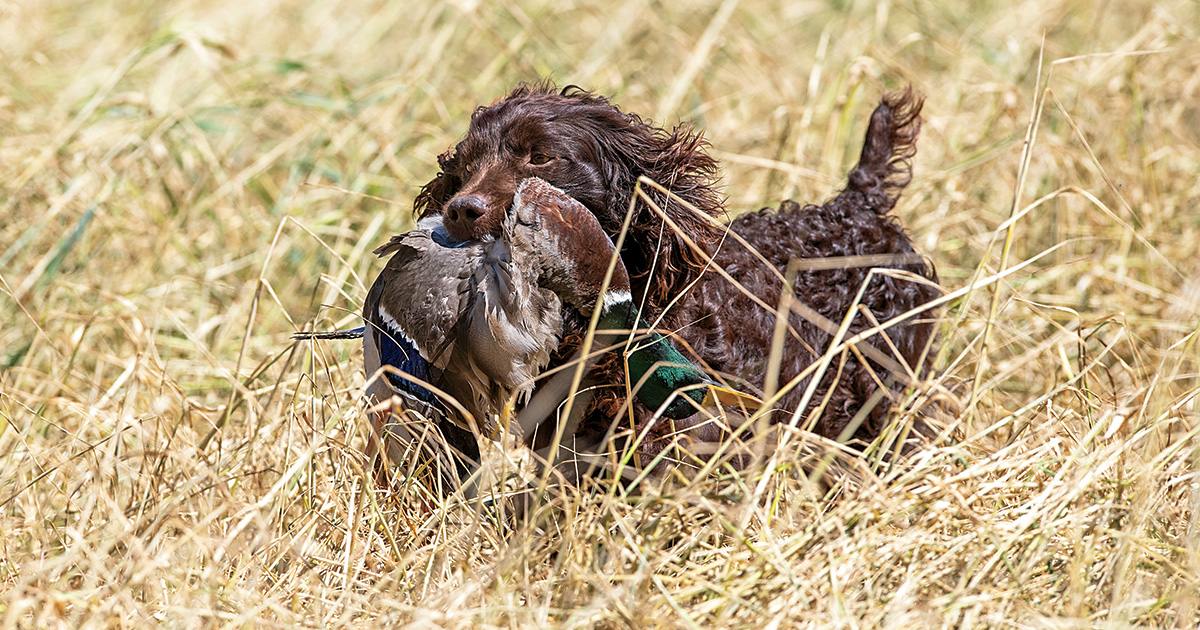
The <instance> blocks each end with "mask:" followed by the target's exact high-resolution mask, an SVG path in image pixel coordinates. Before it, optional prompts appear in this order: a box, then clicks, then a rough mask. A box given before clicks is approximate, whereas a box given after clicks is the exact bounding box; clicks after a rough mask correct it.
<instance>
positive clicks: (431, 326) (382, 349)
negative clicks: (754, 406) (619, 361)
mask: <svg viewBox="0 0 1200 630" xmlns="http://www.w3.org/2000/svg"><path fill="white" fill-rule="evenodd" d="M615 251H616V250H615V248H614V246H613V243H612V241H611V240H610V239H609V237H608V235H607V234H606V233H605V232H604V230H603V229H602V227H601V226H600V223H599V222H598V221H597V219H596V217H595V216H594V215H593V214H592V213H591V212H589V211H588V210H587V208H586V207H584V206H583V205H582V204H581V203H579V202H578V201H576V200H575V199H572V198H571V197H570V196H568V195H566V194H565V193H563V192H562V191H561V190H558V189H557V188H554V187H552V186H550V185H549V184H547V183H546V182H544V181H542V180H540V179H537V178H529V179H526V180H525V181H524V182H522V184H521V185H520V187H519V188H518V190H517V193H516V196H515V198H514V201H513V204H512V207H511V208H510V210H509V211H508V213H507V215H506V216H505V217H504V220H503V225H502V229H501V235H500V237H499V238H491V237H488V238H485V239H483V240H477V241H464V242H457V241H454V240H453V239H452V238H451V237H449V236H448V235H447V233H446V231H445V229H444V227H443V226H442V224H441V218H440V216H434V217H430V218H429V219H426V220H424V221H422V222H421V223H419V224H418V225H417V229H416V230H414V231H412V232H409V233H406V234H402V235H398V236H394V237H392V239H391V240H390V241H389V242H388V243H387V244H386V245H384V246H382V247H380V248H379V249H377V250H375V253H376V254H377V255H379V256H387V255H391V258H390V259H389V260H388V263H387V266H386V267H385V268H384V270H383V271H381V272H380V274H379V276H378V277H377V278H376V279H375V282H374V284H373V285H372V286H371V289H370V291H369V292H368V294H367V299H366V302H365V304H364V306H363V319H364V321H365V323H366V330H365V334H364V335H363V357H364V367H365V368H366V372H367V375H368V378H369V382H370V385H369V387H368V396H369V397H370V399H371V400H372V402H374V403H383V402H385V401H389V400H391V399H392V397H393V396H397V397H399V399H400V400H401V401H402V402H403V403H404V407H405V408H406V409H411V410H415V411H418V412H420V413H421V414H422V415H423V416H424V417H425V418H427V419H434V418H436V419H437V422H438V426H439V428H440V429H441V430H442V433H443V434H444V435H445V437H446V439H447V442H448V443H449V444H450V445H451V446H453V447H454V448H455V449H457V450H458V451H460V453H459V454H460V455H461V456H465V458H466V459H468V460H473V459H477V458H478V444H477V443H476V442H475V439H474V435H475V434H481V435H484V436H486V437H493V438H494V437H495V436H496V435H497V434H498V432H499V430H500V429H501V427H500V426H498V425H497V423H496V420H497V419H498V418H502V417H510V416H511V414H508V413H506V405H509V404H513V403H516V404H520V403H522V402H524V401H525V400H527V399H528V397H529V395H530V393H531V392H532V391H533V388H534V385H535V382H534V379H535V378H536V377H537V376H538V375H539V374H540V373H541V371H542V370H543V369H544V368H545V367H546V365H547V364H548V362H549V360H550V354H551V352H553V351H554V350H555V349H556V348H557V347H558V343H559V336H560V334H561V328H562V308H563V306H564V303H565V305H567V306H569V307H571V308H575V309H577V310H579V311H580V312H581V313H582V314H584V315H585V316H590V315H591V314H592V312H593V310H594V309H595V308H597V307H599V308H600V309H601V312H600V315H599V326H598V328H599V329H605V330H608V331H622V330H624V331H628V330H630V329H636V328H639V327H640V326H639V321H638V311H637V308H636V306H635V305H634V303H633V300H632V297H631V294H630V289H629V275H628V273H627V272H626V270H625V267H624V265H623V264H621V262H620V259H619V258H618V259H617V261H616V263H615V264H614V265H613V269H612V272H611V276H610V275H609V266H610V261H612V259H613V257H614V253H615ZM606 277H609V282H608V286H607V290H606V291H605V292H604V294H603V297H601V289H602V287H603V286H604V281H605V278H606ZM614 338H615V332H613V333H611V334H610V335H609V336H603V337H601V342H605V341H611V340H612V339H614ZM627 365H628V370H629V373H628V379H629V382H630V383H631V384H640V386H639V387H637V389H636V391H635V392H634V393H635V395H636V396H637V398H638V400H639V401H640V402H641V403H642V404H644V405H645V406H647V407H648V408H650V409H657V410H659V412H660V413H661V414H662V415H663V416H666V417H669V418H684V417H687V416H690V415H692V414H694V413H696V410H697V406H698V405H704V404H715V403H716V402H732V401H729V400H727V399H726V398H725V397H724V395H726V394H729V393H730V392H729V391H728V390H724V389H723V388H720V387H717V386H716V384H715V383H714V382H713V381H711V380H710V379H709V378H708V377H707V376H706V375H705V373H704V372H703V371H701V370H700V369H699V368H697V367H696V366H695V365H693V364H692V363H691V362H690V361H688V360H687V359H686V358H685V357H684V356H683V355H682V354H680V353H679V352H678V351H677V350H676V349H675V348H674V346H672V345H671V344H670V343H669V341H668V340H667V339H665V338H663V337H662V336H661V335H659V334H658V333H650V335H649V337H648V338H647V339H644V340H639V343H638V345H637V346H636V349H635V350H633V351H631V352H630V353H629V355H628V357H627ZM381 370H382V372H381ZM714 394H715V395H716V396H713V395H714ZM706 399H707V400H706ZM735 400H736V399H735ZM389 417H391V414H390V413H388V412H387V410H381V411H380V413H377V414H376V419H375V426H376V430H377V435H380V436H382V435H384V424H388V418H389ZM387 428H388V430H389V432H390V433H400V434H401V437H402V438H403V437H408V438H411V437H412V435H411V431H409V430H405V429H403V428H400V427H395V426H393V425H391V424H389V426H388V427H387ZM508 428H509V429H510V430H514V431H518V432H519V431H520V430H521V428H520V427H519V426H516V424H515V423H513V425H512V426H509V427H508ZM397 429H399V430H397ZM395 456H396V454H394V453H393V457H395ZM470 468H471V466H470V465H469V464H468V463H464V462H462V461H460V462H459V472H460V474H464V473H465V472H467V471H469V469H470Z"/></svg>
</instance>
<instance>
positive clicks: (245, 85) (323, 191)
mask: <svg viewBox="0 0 1200 630" xmlns="http://www.w3.org/2000/svg"><path fill="white" fill-rule="evenodd" d="M1198 42H1200V5H1198V4H1197V3H1195V2H1192V1H1191V0H1162V1H1150V0H1145V1H1133V0H1093V1H1088V0H1037V1H1033V0H1016V1H1014V2H993V1H987V2H977V3H965V2H964V3H960V2H951V1H948V0H898V1H895V2H882V3H878V4H876V3H872V2H867V1H864V0H828V1H825V2H822V1H818V0H802V1H798V2H769V1H767V0H742V1H741V2H738V1H737V0H721V1H718V0H683V1H680V2H648V1H645V0H621V1H619V2H612V3H608V2H595V3H589V2H585V1H583V0H580V1H574V0H532V1H530V2H516V1H515V0H501V1H499V2H481V1H479V0H460V1H458V2H452V3H437V2H405V1H403V0H373V1H369V2H340V3H333V2H303V1H302V0H274V1H271V2H267V1H258V0H245V1H242V2H231V1H228V0H183V1H180V2H172V3H163V2H157V1H154V0H127V1H118V2H83V1H74V2H72V1H69V0H44V1H34V2H25V1H17V2H14V1H11V0H9V1H7V2H0V58H2V60H3V63H2V64H0V173H2V176H0V532H2V533H0V628H5V629H6V628H126V627H158V626H162V627H169V628H193V627H197V628H198V627H203V628H209V627H212V628H272V627H279V628H295V627H333V628H343V627H344V628H360V627H364V628H365V627H405V626H412V627H419V628H476V627H498V628H542V627H550V626H554V627H567V628H590V627H601V628H626V627H630V628H642V627H668V628H674V627H681V628H793V627H800V628H848V629H851V628H852V629H859V628H877V627H891V628H914V627H937V628H942V627H945V628H1093V627H1097V628H1125V627H1133V626H1138V627H1147V626H1153V627H1174V628H1195V627H1196V626H1197V624H1198V623H1200V474H1198V472H1197V471H1198V470H1200V400H1198V398H1200V343H1198V339H1200V245H1198V243H1200V106H1198V103H1200V43H1198ZM545 75H548V76H552V77H555V78H557V79H558V80H559V81H560V82H561V83H577V84H581V85H584V86H589V87H591V88H594V89H596V90H598V91H600V92H602V93H605V94H609V95H612V96H614V97H615V98H616V100H617V102H619V103H620V104H621V105H622V106H623V107H624V108H626V109H628V110H631V111H636V112H640V113H642V114H644V115H646V116H650V117H652V118H653V119H654V120H656V121H658V122H660V123H666V124H672V123H674V122H676V121H688V122H693V123H695V124H696V125H699V126H701V127H703V128H705V129H706V132H705V133H706V136H707V138H708V139H709V140H710V141H711V143H712V147H713V151H714V153H715V154H716V155H717V156H718V157H719V158H720V159H721V160H722V161H723V163H724V166H725V178H724V191H725V194H726V195H727V197H728V202H729V208H730V210H731V211H732V212H734V213H737V212H742V211H746V210H752V209H757V208H758V207H761V206H763V205H769V204H774V203H777V202H778V201H779V200H780V199H784V198H797V199H802V200H809V201H818V200H821V199H824V198H826V197H828V196H830V195H831V193H832V192H833V191H834V190H835V188H836V187H837V186H839V185H840V182H842V181H843V177H844V175H845V173H846V171H847V170H848V168H849V167H850V166H851V165H852V164H853V161H854V159H855V157H856V156H857V151H858V148H859V142H860V139H861V137H862V133H863V131H864V125H865V122H866V120H867V117H868V115H869V113H870V111H871V108H872V107H873V106H874V104H875V103H876V102H877V99H878V96H879V95H880V94H881V93H882V92H883V91H884V90H887V89H891V88H895V87H899V86H902V85H904V84H908V83H911V84H913V85H914V86H915V87H916V88H917V89H918V90H920V91H921V92H923V93H924V94H925V95H926V96H927V98H928V102H927V106H926V110H925V112H926V119H925V120H926V124H925V127H924V132H923V135H922V137H921V141H920V145H919V153H918V156H917V159H916V179H915V180H914V182H913V185H912V186H910V187H909V189H908V191H907V193H906V194H905V196H904V197H903V198H902V200H901V203H900V205H899V207H898V209H897V214H898V215H899V216H900V217H901V218H902V219H903V221H904V222H905V223H906V224H907V225H908V226H909V228H910V229H911V231H912V233H913V235H914V238H915V240H916V242H917V244H918V246H919V248H921V249H922V250H923V252H924V253H926V254H927V255H928V256H930V257H931V258H932V259H933V260H934V261H935V262H936V264H937V267H938V270H939V272H940V274H941V278H942V281H943V284H944V285H945V286H946V288H947V289H948V290H949V291H957V292H959V293H958V294H957V297H956V299H954V300H953V301H952V302H951V303H950V304H949V308H948V309H946V310H945V312H944V314H943V315H944V322H943V325H942V330H943V331H944V336H945V340H946V341H945V343H944V345H943V348H942V350H941V352H940V355H939V357H938V365H939V366H940V368H941V369H942V372H943V373H944V375H945V376H944V379H945V382H946V383H949V384H953V385H954V386H955V387H956V388H957V390H956V391H958V393H959V394H960V395H961V398H962V405H961V406H962V409H961V412H960V413H959V414H958V415H957V417H955V418H951V419H949V420H948V425H947V427H948V430H947V432H946V439H944V440H943V441H942V442H940V443H939V444H937V445H936V446H934V447H932V448H929V449H927V450H925V451H923V452H921V453H919V454H918V455H917V456H916V457H915V458H913V459H912V461H910V462H909V463H908V465H906V466H903V467H888V466H885V465H878V462H873V461H870V460H863V461H860V462H858V463H857V465H858V467H859V469H860V471H866V472H865V473H863V474H859V475H856V476H853V477H851V476H846V477H845V478H844V479H842V480H841V481H839V482H837V483H835V484H834V485H833V487H832V488H831V489H829V490H828V492H822V491H818V490H814V488H815V486H813V485H811V484H809V483H808V482H807V481H806V479H805V476H804V475H803V474H802V473H801V472H800V470H801V469H800V467H799V466H798V465H796V462H794V461H791V460H790V459H789V458H788V457H781V458H779V459H777V460H775V462H774V463H775V465H774V466H772V467H770V468H768V469H766V470H760V471H757V472H756V473H753V474H746V475H743V476H733V475H713V476H711V477H705V478H702V479H698V480H693V481H690V482H679V483H673V484H667V485H665V486H662V487H660V488H657V489H656V488H652V487H649V486H648V487H647V488H645V489H644V491H643V492H641V493H639V494H631V495H625V494H623V493H621V492H618V491H615V490H613V491H608V492H604V491H590V492H579V493H572V494H568V495H567V496H563V497H559V498H557V499H556V500H555V502H554V503H553V504H552V505H551V506H550V509H548V510H544V511H543V515H544V518H542V519H541V520H539V521H537V522H536V523H535V524H532V525H524V526H521V527H514V526H512V525H510V524H508V523H506V522H504V521H500V520H497V519H495V518H492V517H490V516H489V514H488V513H487V512H482V513H481V512H479V511H478V510H477V508H476V507H475V506H473V505H470V504H467V503H465V502H463V501H461V500H450V501H439V500H435V499H434V498H433V496H432V495H431V494H430V493H429V492H428V490H427V488H425V487H424V486H423V485H422V484H421V483H420V481H419V480H410V481H409V482H408V483H404V484H402V485H401V486H398V487H396V488H393V489H390V490H388V489H382V488H379V487H377V486H376V485H374V484H373V482H372V480H371V478H370V476H369V475H368V474H364V472H363V470H362V468H361V466H360V464H359V461H360V453H361V452H362V450H363V448H364V444H365V429H364V417H365V416H364V412H363V411H362V409H361V406H360V405H359V404H358V396H359V394H360V392H361V388H362V385H363V381H364V378H363V376H362V374H361V373H360V372H361V355H360V351H359V346H358V344H356V343H353V342H348V343H334V342H321V343H317V344H307V343H294V342H292V341H291V340H290V339H289V334H290V333H292V332H293V331H295V330H298V329H301V328H303V327H305V326H309V327H312V326H316V327H321V328H331V327H335V326H348V325H354V322H355V320H356V315H355V312H356V310H357V309H358V308H359V306H360V305H361V301H362V299H363V297H364V295H365V287H364V283H366V282H369V281H370V279H371V278H373V276H374V274H375V272H376V271H377V270H378V269H379V268H380V267H381V263H380V261H379V260H377V259H376V258H375V257H374V256H372V255H371V253H370V252H371V250H372V249H373V248H374V247H376V246H377V245H379V244H381V243H383V242H384V241H386V240H387V237H388V236H389V235H391V234H393V233H398V232H402V231H406V230H407V229H409V228H410V227H411V225H412V217H411V203H412V198H413V196H414V195H415V193H416V191H417V189H418V187H419V186H420V185H421V184H422V183H424V182H425V181H426V180H427V179H429V178H430V177H431V176H432V175H433V174H434V172H435V164H436V160H435V158H436V156H437V154H438V153H440V152H441V151H442V150H444V149H445V148H446V147H447V146H449V145H450V144H452V143H453V142H454V141H455V139H456V138H458V137H459V136H460V135H461V134H462V133H463V132H464V131H465V129H466V122H467V120H468V117H469V114H470V112H471V111H472V109H473V108H474V107H475V106H477V105H479V104H483V103H487V102H490V101H491V100H492V99H494V98H496V97H498V96H500V95H501V94H503V93H504V92H505V91H506V89H508V88H509V87H511V86H512V85H513V84H515V83H516V82H518V81H521V80H528V79H533V78H537V77H539V76H545ZM985 281H986V282H985Z"/></svg>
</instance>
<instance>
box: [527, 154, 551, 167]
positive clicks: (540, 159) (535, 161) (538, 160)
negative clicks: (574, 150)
mask: <svg viewBox="0 0 1200 630" xmlns="http://www.w3.org/2000/svg"><path fill="white" fill-rule="evenodd" d="M552 159H554V158H552V157H550V156H549V155H546V154H545V153H534V154H533V155H531V156H529V163H530V164H532V165H534V166H541V165H543V164H546V163H547V162H549V161H550V160H552Z"/></svg>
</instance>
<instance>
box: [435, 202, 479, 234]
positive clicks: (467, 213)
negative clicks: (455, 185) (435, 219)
mask: <svg viewBox="0 0 1200 630" xmlns="http://www.w3.org/2000/svg"><path fill="white" fill-rule="evenodd" d="M487 211H488V204H487V201H485V200H484V199H483V197H479V196H476V195H460V196H458V197H455V198H453V199H451V200H450V203H448V204H446V207H445V209H444V210H442V217H443V223H444V224H445V226H446V231H447V232H449V233H450V235H451V236H454V237H455V238H458V239H460V240H467V239H471V238H474V229H473V228H474V227H475V221H477V220H478V219H479V217H482V216H483V215H485V214H487Z"/></svg>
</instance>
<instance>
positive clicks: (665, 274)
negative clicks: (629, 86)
mask: <svg viewBox="0 0 1200 630" xmlns="http://www.w3.org/2000/svg"><path fill="white" fill-rule="evenodd" d="M623 117H624V119H625V120H624V125H623V126H621V127H620V128H615V129H610V131H611V132H612V134H613V137H612V142H609V143H608V149H609V150H610V151H612V152H614V153H616V154H617V155H616V156H615V157H616V158H617V159H615V160H613V162H614V163H615V164H617V165H619V166H618V168H619V169H620V170H622V171H624V172H619V173H612V174H611V176H612V179H613V183H614V184H615V185H614V186H612V188H611V193H610V194H611V195H612V198H611V199H610V201H609V207H610V208H612V209H613V210H614V211H616V212H619V213H620V214H621V216H622V218H623V216H624V213H625V211H626V210H627V209H628V208H629V203H630V198H629V197H628V194H629V193H630V192H631V191H633V189H634V186H635V185H636V184H637V179H638V177H640V176H645V177H647V178H649V179H651V180H653V181H655V182H657V183H658V184H659V185H661V186H662V187H664V188H666V189H667V190H669V191H670V194H669V195H668V194H664V193H663V192H662V191H660V190H658V189H656V188H653V187H647V186H643V187H642V192H643V193H644V194H645V196H646V197H647V198H649V199H650V200H651V201H653V202H654V205H656V206H658V207H659V208H660V209H662V210H663V212H664V213H665V214H666V215H667V216H668V217H670V218H671V220H672V221H673V222H674V223H675V225H677V226H678V228H679V230H678V231H675V230H673V229H672V228H671V227H670V226H669V225H664V221H663V220H662V217H660V216H659V215H658V213H657V212H655V211H654V209H653V208H651V207H650V206H649V205H648V204H647V203H646V202H645V200H644V199H638V200H637V201H636V204H635V206H634V210H633V212H634V217H633V221H632V223H631V227H630V230H631V234H630V238H629V240H628V241H627V242H626V245H625V247H623V248H622V252H621V255H622V257H623V258H624V259H625V264H626V266H627V267H628V269H629V271H630V273H631V275H633V276H634V278H633V282H634V283H635V284H636V285H640V286H641V287H644V288H645V293H646V298H647V301H648V303H649V305H650V306H652V307H653V308H654V310H658V309H659V308H662V307H665V306H666V305H667V303H668V302H670V300H671V299H673V298H674V297H675V296H677V295H679V294H681V293H682V292H683V291H684V290H685V289H686V288H687V285H688V284H690V283H691V282H692V280H694V279H695V278H696V277H697V276H699V274H700V273H701V271H702V270H703V268H704V265H705V259H704V257H703V256H701V255H700V254H698V253H697V252H696V251H695V250H694V249H693V248H692V246H690V245H688V242H687V241H688V239H690V240H691V241H692V242H693V243H695V244H696V245H698V246H700V247H702V248H704V249H705V250H708V251H711V250H712V247H713V246H714V245H715V243H716V242H717V240H718V239H719V238H720V229H719V228H718V227H717V226H714V225H713V224H712V222H710V221H706V220H705V219H704V218H703V217H700V216H697V215H696V213H695V212H694V211H693V210H692V209H690V208H687V207H686V206H685V205H684V204H682V203H680V200H683V201H684V202H686V203H687V204H690V205H692V206H694V207H695V208H696V209H697V210H699V211H700V212H702V213H704V214H707V215H709V216H717V215H718V214H719V213H720V212H721V211H722V207H723V204H722V199H721V196H720V194H719V193H718V191H717V187H716V186H717V179H718V177H719V168H718V166H717V162H716V160H714V159H713V158H712V157H711V156H709V155H708V152H707V148H708V143H707V142H705V140H704V139H703V137H702V136H701V135H700V134H699V133H697V132H695V131H694V130H693V129H692V128H691V127H690V126H688V125H679V126H677V127H676V128H675V129H674V130H672V131H671V132H670V133H667V132H666V131H664V130H662V129H659V128H657V127H654V126H653V125H650V124H648V123H646V122H644V121H642V120H641V118H639V117H638V116H636V115H634V114H625V115H624V116H623ZM684 234H686V235H687V237H688V238H687V239H685V238H684V237H683V235H684Z"/></svg>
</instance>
